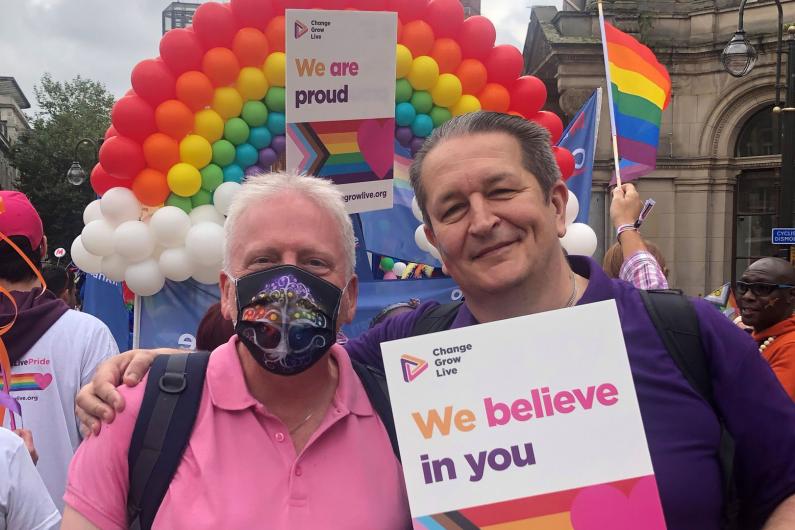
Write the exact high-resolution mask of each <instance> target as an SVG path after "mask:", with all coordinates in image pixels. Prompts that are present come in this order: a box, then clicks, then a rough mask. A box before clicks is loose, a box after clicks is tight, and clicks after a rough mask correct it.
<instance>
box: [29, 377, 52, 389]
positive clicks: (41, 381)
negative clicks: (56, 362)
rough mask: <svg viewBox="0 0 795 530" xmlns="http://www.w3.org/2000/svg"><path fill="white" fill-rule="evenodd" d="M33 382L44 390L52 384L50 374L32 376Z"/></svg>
mask: <svg viewBox="0 0 795 530" xmlns="http://www.w3.org/2000/svg"><path fill="white" fill-rule="evenodd" d="M33 382H34V383H36V385H38V387H39V388H40V389H42V390H44V389H45V388H47V387H48V386H50V383H52V374H33Z"/></svg>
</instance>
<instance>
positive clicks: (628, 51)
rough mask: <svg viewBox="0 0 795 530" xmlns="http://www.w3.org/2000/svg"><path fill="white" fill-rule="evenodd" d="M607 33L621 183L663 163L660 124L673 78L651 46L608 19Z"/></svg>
mask: <svg viewBox="0 0 795 530" xmlns="http://www.w3.org/2000/svg"><path fill="white" fill-rule="evenodd" d="M603 29H604V30H603V33H602V39H603V41H602V47H603V49H604V54H605V65H606V68H607V70H608V71H607V80H608V83H609V84H610V94H609V95H610V96H611V98H610V101H611V114H612V115H611V123H612V124H613V134H614V135H615V136H616V140H617V144H618V156H619V158H620V161H619V168H620V173H621V179H622V181H623V180H634V179H637V178H640V177H642V176H643V175H646V174H647V173H651V172H652V171H654V168H655V167H656V165H657V144H658V142H659V139H660V120H661V118H662V111H663V109H665V108H666V107H667V106H668V103H669V102H670V100H671V78H670V77H669V75H668V71H667V70H666V69H665V67H664V66H663V65H661V64H660V62H659V61H657V58H656V57H655V56H654V53H652V51H651V50H650V49H649V48H647V47H646V46H644V45H643V44H641V43H640V42H638V41H637V40H635V39H634V38H633V37H631V36H630V35H627V34H626V33H624V32H623V31H620V30H618V29H616V28H615V27H614V26H613V25H612V24H610V23H609V22H604V21H603Z"/></svg>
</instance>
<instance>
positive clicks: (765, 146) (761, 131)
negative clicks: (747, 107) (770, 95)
mask: <svg viewBox="0 0 795 530" xmlns="http://www.w3.org/2000/svg"><path fill="white" fill-rule="evenodd" d="M772 109H773V107H765V108H763V109H762V110H759V111H757V112H756V113H755V114H753V115H752V116H751V117H750V118H748V121H746V122H745V124H743V128H742V129H741V130H740V136H739V137H738V138H737V146H736V147H735V152H734V156H737V157H745V156H768V155H776V154H779V153H780V152H781V150H780V149H779V146H778V145H776V142H775V135H774V134H773V110H772Z"/></svg>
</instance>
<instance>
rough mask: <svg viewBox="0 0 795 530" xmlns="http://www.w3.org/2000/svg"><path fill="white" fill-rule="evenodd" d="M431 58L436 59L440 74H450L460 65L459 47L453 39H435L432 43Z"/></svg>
mask: <svg viewBox="0 0 795 530" xmlns="http://www.w3.org/2000/svg"><path fill="white" fill-rule="evenodd" d="M431 57H433V58H434V59H436V64H438V65H439V73H440V74H452V73H453V72H455V70H456V68H458V65H459V64H461V46H459V45H458V43H457V42H456V41H454V40H453V39H448V38H444V39H437V40H436V42H434V43H433V48H432V49H431Z"/></svg>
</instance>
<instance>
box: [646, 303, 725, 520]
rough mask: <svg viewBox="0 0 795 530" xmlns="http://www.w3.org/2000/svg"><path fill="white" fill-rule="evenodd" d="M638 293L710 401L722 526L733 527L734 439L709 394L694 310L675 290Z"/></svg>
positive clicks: (708, 376)
mask: <svg viewBox="0 0 795 530" xmlns="http://www.w3.org/2000/svg"><path fill="white" fill-rule="evenodd" d="M638 292H639V293H640V297H641V299H642V300H643V305H644V306H646V311H647V312H648V313H649V317H651V321H652V322H653V323H654V327H655V328H656V329H657V334H658V335H659V336H660V338H661V339H662V341H663V343H664V344H665V348H666V349H667V350H668V353H669V355H670V356H671V357H672V358H673V360H674V362H675V363H676V365H677V366H678V367H679V370H680V371H681V372H682V374H683V375H684V376H685V379H687V381H688V383H690V386H692V387H693V389H694V390H695V391H696V392H698V394H699V395H700V396H701V397H702V398H703V399H704V400H705V401H706V402H707V403H709V405H710V407H712V410H713V411H714V412H715V415H716V416H717V417H718V421H719V422H720V427H721V434H720V446H719V448H718V459H719V460H720V466H721V478H722V480H723V493H724V514H723V528H735V527H736V524H737V520H738V518H739V503H738V500H737V491H736V488H735V484H734V439H733V438H732V436H731V434H730V433H729V431H728V430H727V429H726V424H725V422H724V421H723V416H722V414H721V412H720V409H718V407H717V405H716V403H715V396H714V395H713V393H712V375H711V373H710V370H709V364H708V363H707V358H706V355H705V353H704V347H703V346H702V344H701V331H700V329H699V326H698V315H696V310H695V309H694V308H693V304H692V303H690V300H688V299H687V297H686V296H685V295H684V294H683V293H682V291H680V290H678V289H660V290H649V291H644V290H639V291H638Z"/></svg>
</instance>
